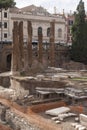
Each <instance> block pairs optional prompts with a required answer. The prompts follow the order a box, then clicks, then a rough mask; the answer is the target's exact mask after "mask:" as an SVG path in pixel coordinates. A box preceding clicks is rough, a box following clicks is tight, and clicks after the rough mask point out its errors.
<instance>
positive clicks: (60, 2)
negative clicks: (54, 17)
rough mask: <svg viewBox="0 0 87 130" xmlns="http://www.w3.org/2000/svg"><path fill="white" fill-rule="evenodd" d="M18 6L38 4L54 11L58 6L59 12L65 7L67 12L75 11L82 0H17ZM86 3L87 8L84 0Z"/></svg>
mask: <svg viewBox="0 0 87 130" xmlns="http://www.w3.org/2000/svg"><path fill="white" fill-rule="evenodd" d="M15 1H16V4H17V7H20V8H21V7H24V6H28V5H31V4H34V5H36V6H43V7H44V8H46V9H47V10H48V11H49V12H54V7H56V9H57V12H62V10H63V9H64V10H65V12H69V11H70V10H72V11H75V10H76V8H77V5H78V4H79V1H80V0H73V1H72V0H22V2H21V0H15ZM83 1H84V3H85V8H86V10H87V0H83Z"/></svg>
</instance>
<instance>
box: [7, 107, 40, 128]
mask: <svg viewBox="0 0 87 130" xmlns="http://www.w3.org/2000/svg"><path fill="white" fill-rule="evenodd" d="M6 121H7V122H8V123H9V124H10V126H11V127H12V128H13V130H40V129H39V128H37V127H36V126H34V124H31V123H29V122H28V121H27V119H25V118H22V117H20V116H18V115H16V114H15V113H13V112H12V111H11V110H10V109H9V110H7V111H6Z"/></svg>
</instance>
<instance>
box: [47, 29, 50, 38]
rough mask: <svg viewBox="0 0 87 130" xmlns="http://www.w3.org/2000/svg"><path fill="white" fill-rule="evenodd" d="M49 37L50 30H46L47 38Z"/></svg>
mask: <svg viewBox="0 0 87 130" xmlns="http://www.w3.org/2000/svg"><path fill="white" fill-rule="evenodd" d="M49 36H50V28H47V37H49Z"/></svg>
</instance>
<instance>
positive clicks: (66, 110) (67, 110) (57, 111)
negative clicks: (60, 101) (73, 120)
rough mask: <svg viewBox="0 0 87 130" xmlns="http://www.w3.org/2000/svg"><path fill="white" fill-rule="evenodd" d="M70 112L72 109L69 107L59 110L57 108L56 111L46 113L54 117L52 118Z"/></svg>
mask: <svg viewBox="0 0 87 130" xmlns="http://www.w3.org/2000/svg"><path fill="white" fill-rule="evenodd" d="M69 111H70V108H68V107H59V108H56V109H51V110H48V111H46V112H45V113H46V114H49V115H52V116H58V115H59V114H62V113H66V112H69Z"/></svg>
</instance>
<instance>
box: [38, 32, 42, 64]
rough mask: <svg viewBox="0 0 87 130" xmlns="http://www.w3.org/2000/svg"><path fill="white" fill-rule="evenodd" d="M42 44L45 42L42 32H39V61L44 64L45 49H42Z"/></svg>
mask: <svg viewBox="0 0 87 130" xmlns="http://www.w3.org/2000/svg"><path fill="white" fill-rule="evenodd" d="M42 42H43V35H42V30H39V31H38V46H39V50H38V61H39V62H40V63H42V62H43V47H42Z"/></svg>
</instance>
